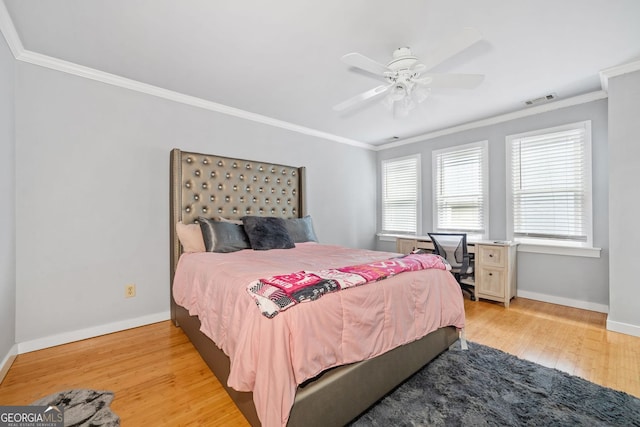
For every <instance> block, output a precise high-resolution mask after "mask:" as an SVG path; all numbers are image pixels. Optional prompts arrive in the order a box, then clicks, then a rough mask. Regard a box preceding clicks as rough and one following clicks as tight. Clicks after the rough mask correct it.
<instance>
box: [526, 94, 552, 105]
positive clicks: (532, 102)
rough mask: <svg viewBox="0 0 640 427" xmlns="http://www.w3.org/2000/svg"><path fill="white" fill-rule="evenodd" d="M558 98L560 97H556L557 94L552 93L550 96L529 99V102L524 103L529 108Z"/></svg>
mask: <svg viewBox="0 0 640 427" xmlns="http://www.w3.org/2000/svg"><path fill="white" fill-rule="evenodd" d="M557 97H558V95H556V94H555V93H550V94H549V95H545V96H541V97H538V98H535V99H529V100H527V101H524V103H525V105H526V106H527V107H529V106H531V105H538V104H544V103H545V102H549V101H553V100H554V99H556V98H557Z"/></svg>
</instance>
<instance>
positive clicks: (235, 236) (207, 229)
mask: <svg viewBox="0 0 640 427" xmlns="http://www.w3.org/2000/svg"><path fill="white" fill-rule="evenodd" d="M198 222H199V223H200V230H202V239H203V240H204V247H205V248H206V250H207V252H223V253H226V252H236V251H240V250H242V249H250V248H251V246H250V245H249V239H248V237H247V234H246V233H245V232H244V227H243V226H242V225H238V224H233V223H231V222H223V221H214V220H211V219H209V218H204V217H199V218H198Z"/></svg>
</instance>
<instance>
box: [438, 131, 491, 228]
mask: <svg viewBox="0 0 640 427" xmlns="http://www.w3.org/2000/svg"><path fill="white" fill-rule="evenodd" d="M478 147H479V148H480V149H481V168H482V171H481V174H482V184H483V185H482V214H483V218H482V227H483V229H484V232H483V233H474V232H469V231H468V230H452V229H449V228H447V229H445V228H442V227H440V224H439V221H438V220H439V218H438V188H437V186H438V174H439V170H438V160H437V159H438V156H439V155H442V154H446V153H453V152H457V151H464V150H469V149H473V148H478ZM431 171H432V192H431V195H432V211H433V221H432V223H433V230H434V231H435V232H448V233H454V232H462V233H467V238H468V239H470V240H484V239H488V238H489V237H488V236H489V218H490V213H489V211H490V203H489V141H488V140H483V141H476V142H471V143H467V144H462V145H455V146H450V147H445V148H442V149H438V150H433V151H432V152H431Z"/></svg>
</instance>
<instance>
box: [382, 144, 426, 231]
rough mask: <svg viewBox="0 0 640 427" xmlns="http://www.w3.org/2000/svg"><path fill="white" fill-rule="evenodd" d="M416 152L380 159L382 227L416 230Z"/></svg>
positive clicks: (417, 159) (417, 169)
mask: <svg viewBox="0 0 640 427" xmlns="http://www.w3.org/2000/svg"><path fill="white" fill-rule="evenodd" d="M419 163H420V159H419V157H417V156H414V157H406V158H403V159H395V160H387V161H384V162H382V231H383V232H387V233H412V234H415V233H417V229H418V226H417V224H418V181H419V179H418V178H419V175H418V172H419V166H420V165H419Z"/></svg>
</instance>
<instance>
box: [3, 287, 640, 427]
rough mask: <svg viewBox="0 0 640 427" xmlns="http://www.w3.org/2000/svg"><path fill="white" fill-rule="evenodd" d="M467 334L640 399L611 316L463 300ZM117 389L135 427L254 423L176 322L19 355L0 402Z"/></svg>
mask: <svg viewBox="0 0 640 427" xmlns="http://www.w3.org/2000/svg"><path fill="white" fill-rule="evenodd" d="M465 308H466V312H467V328H466V333H467V339H468V340H471V341H474V342H477V343H481V344H485V345H489V346H491V347H495V348H499V349H501V350H503V351H506V352H508V353H512V354H514V355H516V356H519V357H521V358H523V359H527V360H531V361H533V362H537V363H540V364H542V365H545V366H549V367H553V368H557V369H560V370H562V371H565V372H568V373H571V374H573V375H577V376H580V377H583V378H586V379H588V380H590V381H593V382H596V383H598V384H601V385H604V386H608V387H611V388H614V389H617V390H622V391H625V392H627V393H630V394H632V395H634V396H636V397H640V338H638V337H631V336H628V335H623V334H618V333H615V332H609V331H607V330H606V329H605V321H606V316H605V315H604V314H601V313H595V312H591V311H585V310H578V309H573V308H568V307H563V306H558V305H553V304H547V303H541V302H537V301H532V300H527V299H523V298H517V299H515V300H513V302H512V305H511V306H510V308H509V309H505V308H504V307H502V306H501V305H499V304H495V303H490V302H485V301H479V302H471V301H468V300H466V301H465ZM79 387H85V388H93V389H103V390H111V391H114V392H115V400H114V401H113V403H112V405H111V407H112V409H113V410H114V412H116V413H117V414H118V415H119V416H120V417H121V419H122V425H123V426H124V427H127V426H143V425H154V426H162V425H168V426H182V425H205V426H207V425H216V426H245V425H247V423H246V421H245V420H244V418H243V417H242V415H241V414H240V412H239V411H238V410H237V409H236V407H235V406H234V404H233V403H232V401H231V399H230V398H229V397H228V396H227V394H226V392H225V391H224V389H223V388H222V386H221V385H220V383H219V382H218V381H217V380H216V379H215V377H214V376H213V374H211V372H210V371H209V368H208V367H207V366H206V365H205V363H204V362H203V361H202V359H200V356H199V355H198V353H197V352H196V351H195V349H194V348H193V347H192V346H191V343H190V342H189V340H188V339H187V337H186V336H185V335H184V334H183V333H182V332H181V330H180V329H179V328H176V327H174V326H173V325H172V324H171V323H170V322H168V321H167V322H161V323H156V324H154V325H149V326H144V327H141V328H136V329H131V330H128V331H123V332H118V333H115V334H110V335H105V336H102V337H98V338H93V339H89V340H85V341H80V342H76V343H71V344H66V345H61V346H58V347H54V348H50V349H45V350H40V351H35V352H31V353H26V354H21V355H19V356H18V357H17V358H16V360H15V362H14V364H13V366H12V367H11V369H10V370H9V372H8V374H7V376H6V378H5V380H4V381H3V382H2V384H0V405H24V404H28V403H30V402H32V401H34V400H36V399H39V398H41V397H44V396H46V395H48V394H51V393H54V392H57V391H60V390H64V389H68V388H79Z"/></svg>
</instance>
